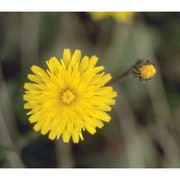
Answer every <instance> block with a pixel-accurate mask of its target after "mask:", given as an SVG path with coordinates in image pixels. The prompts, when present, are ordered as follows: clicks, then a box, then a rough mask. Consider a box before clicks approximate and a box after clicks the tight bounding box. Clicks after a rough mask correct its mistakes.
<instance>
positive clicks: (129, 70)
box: [108, 68, 131, 85]
mask: <svg viewBox="0 0 180 180" xmlns="http://www.w3.org/2000/svg"><path fill="white" fill-rule="evenodd" d="M130 73H131V68H129V69H128V70H127V71H125V72H124V73H122V74H121V75H119V76H117V77H115V78H113V79H111V81H110V82H109V83H108V85H110V84H112V83H115V82H116V81H119V80H121V79H123V78H125V77H126V76H128V75H129V74H130Z"/></svg>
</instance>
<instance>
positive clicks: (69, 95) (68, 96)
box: [61, 89, 75, 104]
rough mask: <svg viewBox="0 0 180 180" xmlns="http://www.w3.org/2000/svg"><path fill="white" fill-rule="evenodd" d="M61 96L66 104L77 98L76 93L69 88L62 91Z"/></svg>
mask: <svg viewBox="0 0 180 180" xmlns="http://www.w3.org/2000/svg"><path fill="white" fill-rule="evenodd" d="M61 98H62V102H63V103H64V104H71V103H72V102H73V101H74V100H75V94H74V92H73V91H71V90H69V89H68V90H65V91H64V92H63V93H62V96H61Z"/></svg>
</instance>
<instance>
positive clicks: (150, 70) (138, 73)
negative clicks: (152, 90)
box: [131, 59, 156, 81]
mask: <svg viewBox="0 0 180 180" xmlns="http://www.w3.org/2000/svg"><path fill="white" fill-rule="evenodd" d="M131 73H132V74H134V76H135V77H138V78H139V79H140V80H145V81H147V80H149V79H151V78H152V77H153V76H154V75H155V74H156V68H155V66H154V65H153V64H152V63H151V62H150V61H149V60H140V59H139V60H138V61H137V63H136V64H135V65H134V66H133V67H132V68H131Z"/></svg>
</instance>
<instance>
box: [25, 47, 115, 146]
mask: <svg viewBox="0 0 180 180" xmlns="http://www.w3.org/2000/svg"><path fill="white" fill-rule="evenodd" d="M97 61H98V58H97V57H96V56H92V57H91V58H89V57H88V56H84V57H83V58H82V60H81V51H80V50H76V51H75V52H74V54H73V55H71V51H70V50H69V49H65V50H64V53H63V57H62V59H61V60H60V61H59V60H58V59H57V58H56V57H52V58H51V59H50V60H49V61H46V63H47V66H48V69H47V70H46V71H45V70H43V69H42V68H40V67H38V66H35V65H34V66H32V68H31V70H32V72H33V74H29V75H28V79H30V80H31V81H32V82H29V83H25V84H24V88H25V89H26V91H25V94H24V96H23V99H24V100H25V101H27V103H25V104H24V108H25V109H30V111H29V112H28V113H27V115H30V117H29V121H30V123H35V125H34V130H35V131H39V130H41V133H42V134H43V135H45V134H47V133H48V132H49V138H50V139H51V140H54V139H55V138H57V139H59V137H60V136H61V134H62V138H63V141H64V142H69V140H70V137H72V140H73V142H74V143H78V142H79V139H81V140H83V135H82V131H85V130H87V131H88V132H89V133H90V134H94V133H95V132H96V127H98V128H102V127H103V125H104V124H103V122H109V121H110V119H111V117H110V116H109V115H108V114H107V113H106V111H111V107H110V106H111V105H114V104H115V100H114V99H113V98H114V97H116V95H117V94H116V92H115V91H113V89H112V87H110V86H105V84H106V83H107V82H108V81H109V80H110V79H111V75H110V74H105V73H104V72H101V73H100V71H102V70H103V69H104V67H103V66H97V67H96V66H95V65H96V63H97Z"/></svg>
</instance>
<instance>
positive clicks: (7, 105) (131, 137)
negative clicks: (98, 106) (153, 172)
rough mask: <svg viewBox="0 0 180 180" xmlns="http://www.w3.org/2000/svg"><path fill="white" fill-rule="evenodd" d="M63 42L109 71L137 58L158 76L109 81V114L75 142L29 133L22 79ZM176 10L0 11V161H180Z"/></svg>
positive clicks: (77, 163)
mask: <svg viewBox="0 0 180 180" xmlns="http://www.w3.org/2000/svg"><path fill="white" fill-rule="evenodd" d="M64 48H70V49H71V50H72V51H74V50H75V49H81V50H82V53H83V56H84V55H88V56H92V55H96V56H98V57H99V62H98V63H99V64H101V65H103V66H105V71H106V72H108V73H111V74H112V76H113V77H116V76H118V75H119V74H121V73H123V72H124V71H126V70H127V69H128V68H129V67H131V66H132V65H133V64H134V63H135V62H136V61H137V59H138V58H145V59H150V60H151V61H152V62H153V63H154V64H155V65H156V68H157V75H156V76H155V77H154V78H153V79H152V80H150V81H148V82H146V83H143V82H139V80H138V79H134V78H133V77H132V76H129V77H127V78H126V79H124V80H122V81H118V82H116V83H114V84H113V87H114V89H115V90H116V91H117V92H118V96H117V98H116V100H117V102H116V105H115V106H114V107H113V109H112V112H111V113H110V115H111V117H112V120H111V122H110V123H106V124H105V126H104V127H103V128H102V129H98V130H97V133H96V134H95V135H93V136H92V135H90V134H88V133H85V134H84V136H85V140H84V141H83V142H80V143H79V144H72V143H70V144H64V143H63V142H62V140H61V139H60V140H58V141H51V140H49V139H48V138H47V136H43V135H41V134H40V133H39V132H34V131H33V129H32V124H30V123H29V122H28V117H27V116H26V111H25V110H24V109H23V104H24V102H23V100H22V95H23V93H24V89H23V84H24V82H26V81H28V80H27V74H28V73H30V67H31V66H32V65H34V64H36V65H40V66H42V67H45V60H48V59H50V57H52V56H56V57H58V58H61V56H62V53H63V50H64ZM179 92H180V13H165V12H161V13H158V12H156V13H155V12H154V13H151V12H146V13H142V12H141V13H136V14H135V15H134V17H133V19H131V21H129V22H128V21H122V22H121V21H116V20H115V19H113V17H106V18H104V19H100V20H99V21H95V20H93V19H92V18H91V16H90V14H89V13H85V12H84V13H78V12H76V13H73V12H72V13H70V12H67V13H65V12H64V13H55V12H53V13H0V167H101V168H103V167H120V168H122V167H180V93H179Z"/></svg>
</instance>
